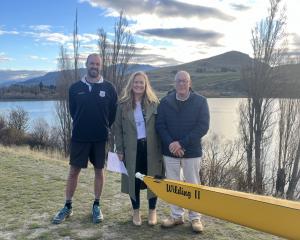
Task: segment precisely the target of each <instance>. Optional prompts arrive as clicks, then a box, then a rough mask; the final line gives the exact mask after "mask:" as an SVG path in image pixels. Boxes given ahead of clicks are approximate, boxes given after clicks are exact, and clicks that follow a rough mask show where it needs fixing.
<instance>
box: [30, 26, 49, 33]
mask: <svg viewBox="0 0 300 240" xmlns="http://www.w3.org/2000/svg"><path fill="white" fill-rule="evenodd" d="M29 28H30V29H32V30H34V31H38V32H50V30H51V28H52V26H50V25H31V26H29Z"/></svg>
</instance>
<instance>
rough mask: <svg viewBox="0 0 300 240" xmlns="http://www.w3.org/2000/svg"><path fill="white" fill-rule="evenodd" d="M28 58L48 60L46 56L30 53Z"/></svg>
mask: <svg viewBox="0 0 300 240" xmlns="http://www.w3.org/2000/svg"><path fill="white" fill-rule="evenodd" d="M29 58H30V59H32V60H42V61H46V60H48V58H46V57H39V56H36V55H31V56H29Z"/></svg>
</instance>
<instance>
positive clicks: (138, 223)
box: [132, 209, 142, 226]
mask: <svg viewBox="0 0 300 240" xmlns="http://www.w3.org/2000/svg"><path fill="white" fill-rule="evenodd" d="M132 223H133V225H135V226H141V225H142V219H141V215H140V210H139V209H134V210H133V215H132Z"/></svg>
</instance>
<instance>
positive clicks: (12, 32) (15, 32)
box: [0, 27, 19, 35]
mask: <svg viewBox="0 0 300 240" xmlns="http://www.w3.org/2000/svg"><path fill="white" fill-rule="evenodd" d="M18 34H19V32H17V31H4V30H1V27H0V35H18Z"/></svg>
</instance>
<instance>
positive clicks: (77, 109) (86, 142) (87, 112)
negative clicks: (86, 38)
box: [52, 54, 117, 224]
mask: <svg viewBox="0 0 300 240" xmlns="http://www.w3.org/2000/svg"><path fill="white" fill-rule="evenodd" d="M86 68H87V75H85V76H84V77H83V78H82V79H81V80H80V81H78V82H76V83H74V84H72V85H71V87H70V89H69V108H70V114H71V117H72V120H73V130H72V139H71V151H70V170H69V176H68V180H67V186H66V202H65V206H64V207H63V208H62V209H61V210H60V211H59V212H58V213H57V214H56V215H55V216H54V218H53V221H52V222H53V223H54V224H59V223H61V222H62V221H64V220H65V219H66V218H67V217H69V216H71V215H72V213H73V211H72V197H73V195H74V192H75V190H76V186H77V181H78V176H79V173H80V170H81V168H86V167H87V165H88V160H90V162H91V163H92V164H93V165H94V170H95V180H94V193H95V200H94V203H93V207H92V219H93V222H94V223H99V222H101V221H102V220H103V215H102V212H101V209H100V196H101V192H102V188H103V182H104V174H103V168H104V162H105V145H106V142H107V139H108V132H109V128H110V126H111V125H112V123H113V122H114V120H115V114H116V106H117V93H116V90H115V88H114V86H113V85H112V84H111V83H110V82H107V81H105V80H103V77H102V76H101V75H100V70H101V59H100V56H99V55H98V54H91V55H89V56H88V58H87V61H86Z"/></svg>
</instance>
